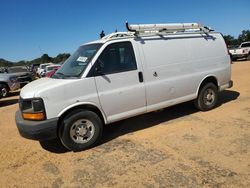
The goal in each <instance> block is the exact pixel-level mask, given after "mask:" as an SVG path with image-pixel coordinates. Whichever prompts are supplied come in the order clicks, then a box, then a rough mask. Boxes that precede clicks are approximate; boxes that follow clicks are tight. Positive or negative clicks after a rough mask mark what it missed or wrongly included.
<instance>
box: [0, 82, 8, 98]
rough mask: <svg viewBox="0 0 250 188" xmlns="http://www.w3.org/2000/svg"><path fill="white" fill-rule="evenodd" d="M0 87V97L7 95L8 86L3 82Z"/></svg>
mask: <svg viewBox="0 0 250 188" xmlns="http://www.w3.org/2000/svg"><path fill="white" fill-rule="evenodd" d="M0 88H1V91H0V92H1V94H2V97H7V96H8V94H9V91H10V90H9V88H8V86H6V85H5V84H0Z"/></svg>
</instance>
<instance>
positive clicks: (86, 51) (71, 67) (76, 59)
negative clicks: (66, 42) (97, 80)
mask: <svg viewBox="0 0 250 188" xmlns="http://www.w3.org/2000/svg"><path fill="white" fill-rule="evenodd" d="M101 46H102V44H89V45H84V46H80V47H79V48H78V49H77V50H76V52H75V53H74V54H72V55H71V56H70V57H69V58H68V59H67V60H66V61H65V63H64V64H63V65H62V67H61V68H60V69H59V70H58V71H57V72H56V73H55V74H54V75H53V76H52V78H79V76H80V75H81V74H82V73H83V72H84V70H85V69H86V67H87V66H88V64H89V62H90V61H91V59H92V58H93V57H94V55H95V54H96V52H97V51H98V50H99V48H100V47H101Z"/></svg>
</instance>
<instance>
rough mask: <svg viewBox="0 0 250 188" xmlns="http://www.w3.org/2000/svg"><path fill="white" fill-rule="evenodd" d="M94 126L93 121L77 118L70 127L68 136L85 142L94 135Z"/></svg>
mask: <svg viewBox="0 0 250 188" xmlns="http://www.w3.org/2000/svg"><path fill="white" fill-rule="evenodd" d="M94 132H95V127H94V125H93V123H92V122H91V121H89V120H87V119H80V120H77V121H76V122H75V123H73V124H72V126H71V128H70V138H71V139H72V140H73V141H74V142H76V143H78V144H83V143H87V142H88V141H89V140H90V139H91V138H92V137H93V135H94Z"/></svg>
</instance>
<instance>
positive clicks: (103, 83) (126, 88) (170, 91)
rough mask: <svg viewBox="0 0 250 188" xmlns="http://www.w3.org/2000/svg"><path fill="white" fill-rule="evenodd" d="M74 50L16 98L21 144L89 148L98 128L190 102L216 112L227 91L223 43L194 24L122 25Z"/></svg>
mask: <svg viewBox="0 0 250 188" xmlns="http://www.w3.org/2000/svg"><path fill="white" fill-rule="evenodd" d="M127 29H128V30H129V31H128V32H117V33H112V34H110V35H107V36H105V37H103V38H102V39H100V40H98V41H94V42H90V43H87V44H84V45H82V46H80V47H79V48H78V49H77V51H76V52H75V53H74V54H73V55H71V56H70V57H69V58H68V59H67V61H66V62H65V63H64V64H63V66H62V67H61V68H60V69H59V70H58V71H57V72H56V73H55V74H54V75H53V76H52V78H42V79H39V80H37V81H34V82H32V83H30V84H28V85H26V86H25V87H24V88H23V89H22V90H21V93H20V100H19V104H20V109H19V111H17V112H16V124H17V127H18V130H19V132H20V134H21V135H22V136H23V137H25V138H28V139H34V140H40V141H42V140H50V139H54V138H59V139H60V141H61V142H62V144H63V145H64V146H65V147H66V148H68V149H69V150H73V151H79V150H84V149H87V148H90V147H93V146H94V145H95V144H96V143H98V141H99V140H100V138H101V136H102V130H103V126H104V124H109V123H112V122H116V121H119V120H122V119H126V118H129V117H132V116H136V115H139V114H144V113H147V112H151V111H155V110H158V109H162V108H165V107H168V106H172V105H175V104H179V103H182V102H186V101H190V100H194V102H195V105H196V107H197V108H198V109H200V110H202V111H207V110H211V109H213V108H214V107H215V106H216V103H217V99H218V92H219V91H222V90H224V89H226V88H229V87H231V86H232V81H231V60H230V56H229V54H228V50H227V47H226V44H225V42H224V39H223V37H222V35H221V34H220V33H217V32H213V31H211V30H209V29H207V28H204V27H202V26H200V25H199V24H196V23H185V24H146V25H129V24H127Z"/></svg>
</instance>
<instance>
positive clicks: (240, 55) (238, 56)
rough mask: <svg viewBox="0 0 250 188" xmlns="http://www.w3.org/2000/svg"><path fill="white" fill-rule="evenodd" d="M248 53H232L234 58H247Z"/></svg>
mask: <svg viewBox="0 0 250 188" xmlns="http://www.w3.org/2000/svg"><path fill="white" fill-rule="evenodd" d="M247 56H248V54H232V55H231V57H232V58H233V59H238V58H246V57H247Z"/></svg>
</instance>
